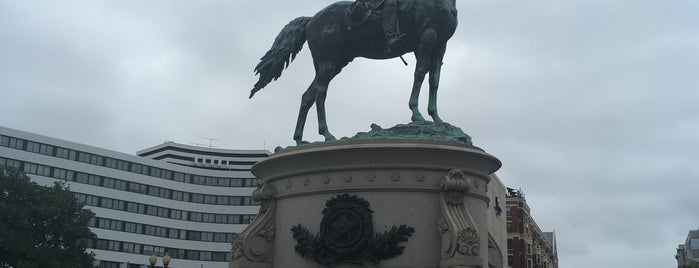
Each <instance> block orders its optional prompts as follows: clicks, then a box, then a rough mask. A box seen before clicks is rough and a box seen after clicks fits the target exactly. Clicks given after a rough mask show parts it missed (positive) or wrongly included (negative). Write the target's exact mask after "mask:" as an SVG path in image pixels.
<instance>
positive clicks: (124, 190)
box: [0, 127, 270, 268]
mask: <svg viewBox="0 0 699 268" xmlns="http://www.w3.org/2000/svg"><path fill="white" fill-rule="evenodd" d="M269 154H270V152H269V151H266V150H225V149H214V148H203V147H195V146H188V145H182V144H177V143H171V142H167V143H165V144H161V145H158V146H154V147H151V148H148V149H144V150H141V151H139V152H138V156H135V155H129V154H124V153H119V152H115V151H110V150H105V149H101V148H97V147H92V146H87V145H83V144H78V143H74V142H69V141H64V140H59V139H54V138H49V137H45V136H41V135H36V134H32V133H27V132H23V131H18V130H13V129H9V128H4V127H0V166H12V167H15V168H18V169H21V170H24V171H25V172H26V173H27V174H28V175H29V176H30V177H31V178H32V180H33V181H35V182H37V183H39V184H41V185H53V183H54V181H67V182H68V184H69V185H70V189H71V191H73V192H74V193H75V195H76V198H77V199H78V200H80V201H81V202H84V203H85V205H86V207H87V208H89V209H90V210H92V211H93V212H94V213H95V215H96V216H95V218H94V219H92V220H91V222H90V228H91V229H92V231H93V232H94V233H95V234H96V235H97V239H96V240H94V241H91V242H90V245H89V246H90V248H89V249H88V251H93V252H94V253H95V254H96V259H98V260H99V261H100V267H109V268H134V267H142V265H145V264H146V263H148V256H149V255H151V254H152V253H155V254H156V255H158V256H163V254H164V253H165V252H168V253H169V255H170V256H171V257H172V261H171V264H170V267H178V268H179V267H205V268H226V267H228V261H229V260H230V259H231V255H230V254H231V253H230V252H231V241H232V240H233V239H234V238H235V236H236V235H237V233H240V232H242V231H243V229H245V227H246V226H247V223H248V222H249V221H250V220H251V219H252V218H253V217H254V216H255V214H256V213H257V211H258V209H259V207H258V206H257V204H256V202H254V201H253V200H251V198H250V195H251V193H252V191H253V190H254V189H255V186H256V184H257V179H255V178H254V176H253V175H252V174H251V173H250V167H251V166H252V165H253V164H254V163H256V162H258V161H260V160H262V159H264V158H265V157H267V156H268V155H269ZM159 259H160V258H159ZM159 265H162V264H161V263H160V260H159Z"/></svg>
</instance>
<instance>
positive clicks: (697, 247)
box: [675, 229, 699, 266]
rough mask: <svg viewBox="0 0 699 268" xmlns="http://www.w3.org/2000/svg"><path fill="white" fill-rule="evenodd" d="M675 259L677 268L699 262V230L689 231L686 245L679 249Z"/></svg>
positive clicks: (680, 246)
mask: <svg viewBox="0 0 699 268" xmlns="http://www.w3.org/2000/svg"><path fill="white" fill-rule="evenodd" d="M675 259H677V266H682V265H687V264H689V263H691V262H699V229H697V230H690V231H689V233H688V234H687V239H685V241H684V244H680V245H679V246H678V247H677V254H676V255H675Z"/></svg>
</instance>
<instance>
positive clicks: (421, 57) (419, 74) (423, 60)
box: [408, 28, 437, 122]
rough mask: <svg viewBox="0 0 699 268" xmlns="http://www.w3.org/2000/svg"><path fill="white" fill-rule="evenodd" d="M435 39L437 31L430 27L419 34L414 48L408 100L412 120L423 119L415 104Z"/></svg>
mask: <svg viewBox="0 0 699 268" xmlns="http://www.w3.org/2000/svg"><path fill="white" fill-rule="evenodd" d="M436 39H437V31H435V30H434V29H431V28H430V29H427V30H426V31H424V32H423V33H422V35H421V36H420V44H418V47H417V49H416V50H415V59H416V61H417V62H416V64H415V73H414V77H413V90H412V92H411V93H410V101H409V102H408V107H410V110H411V111H412V112H413V116H412V117H411V118H410V120H412V121H413V122H416V121H418V122H420V121H425V118H423V117H422V114H420V110H419V109H418V108H417V105H418V101H419V98H420V88H421V87H422V82H423V81H424V80H425V75H426V74H427V71H428V70H429V64H430V55H431V54H432V48H433V47H434V42H435V40H436Z"/></svg>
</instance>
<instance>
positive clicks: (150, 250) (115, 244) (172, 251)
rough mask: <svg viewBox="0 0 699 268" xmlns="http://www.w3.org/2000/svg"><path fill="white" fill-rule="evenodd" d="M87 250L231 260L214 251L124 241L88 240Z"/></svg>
mask: <svg viewBox="0 0 699 268" xmlns="http://www.w3.org/2000/svg"><path fill="white" fill-rule="evenodd" d="M87 247H88V248H92V249H100V250H109V251H117V252H125V253H132V254H142V255H151V254H155V255H157V256H163V255H165V252H167V253H168V254H169V255H170V257H172V258H174V259H186V260H197V261H217V262H227V261H229V260H230V259H231V253H230V252H216V251H201V250H190V249H177V248H165V247H159V246H153V245H144V244H137V243H131V242H124V241H115V240H106V239H90V240H89V241H88V243H87Z"/></svg>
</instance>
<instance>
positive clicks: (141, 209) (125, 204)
mask: <svg viewBox="0 0 699 268" xmlns="http://www.w3.org/2000/svg"><path fill="white" fill-rule="evenodd" d="M75 198H76V199H77V200H78V202H80V203H83V204H85V205H87V206H92V207H102V208H108V209H114V210H121V211H128V212H131V213H138V214H145V215H150V216H156V217H162V218H170V219H175V220H183V221H194V222H206V223H221V224H248V223H250V221H252V219H254V218H255V214H216V213H202V212H194V211H186V210H179V209H171V208H165V207H159V206H154V205H146V204H141V203H136V202H131V201H124V200H118V199H112V198H107V197H101V196H95V195H89V194H82V193H75Z"/></svg>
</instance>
